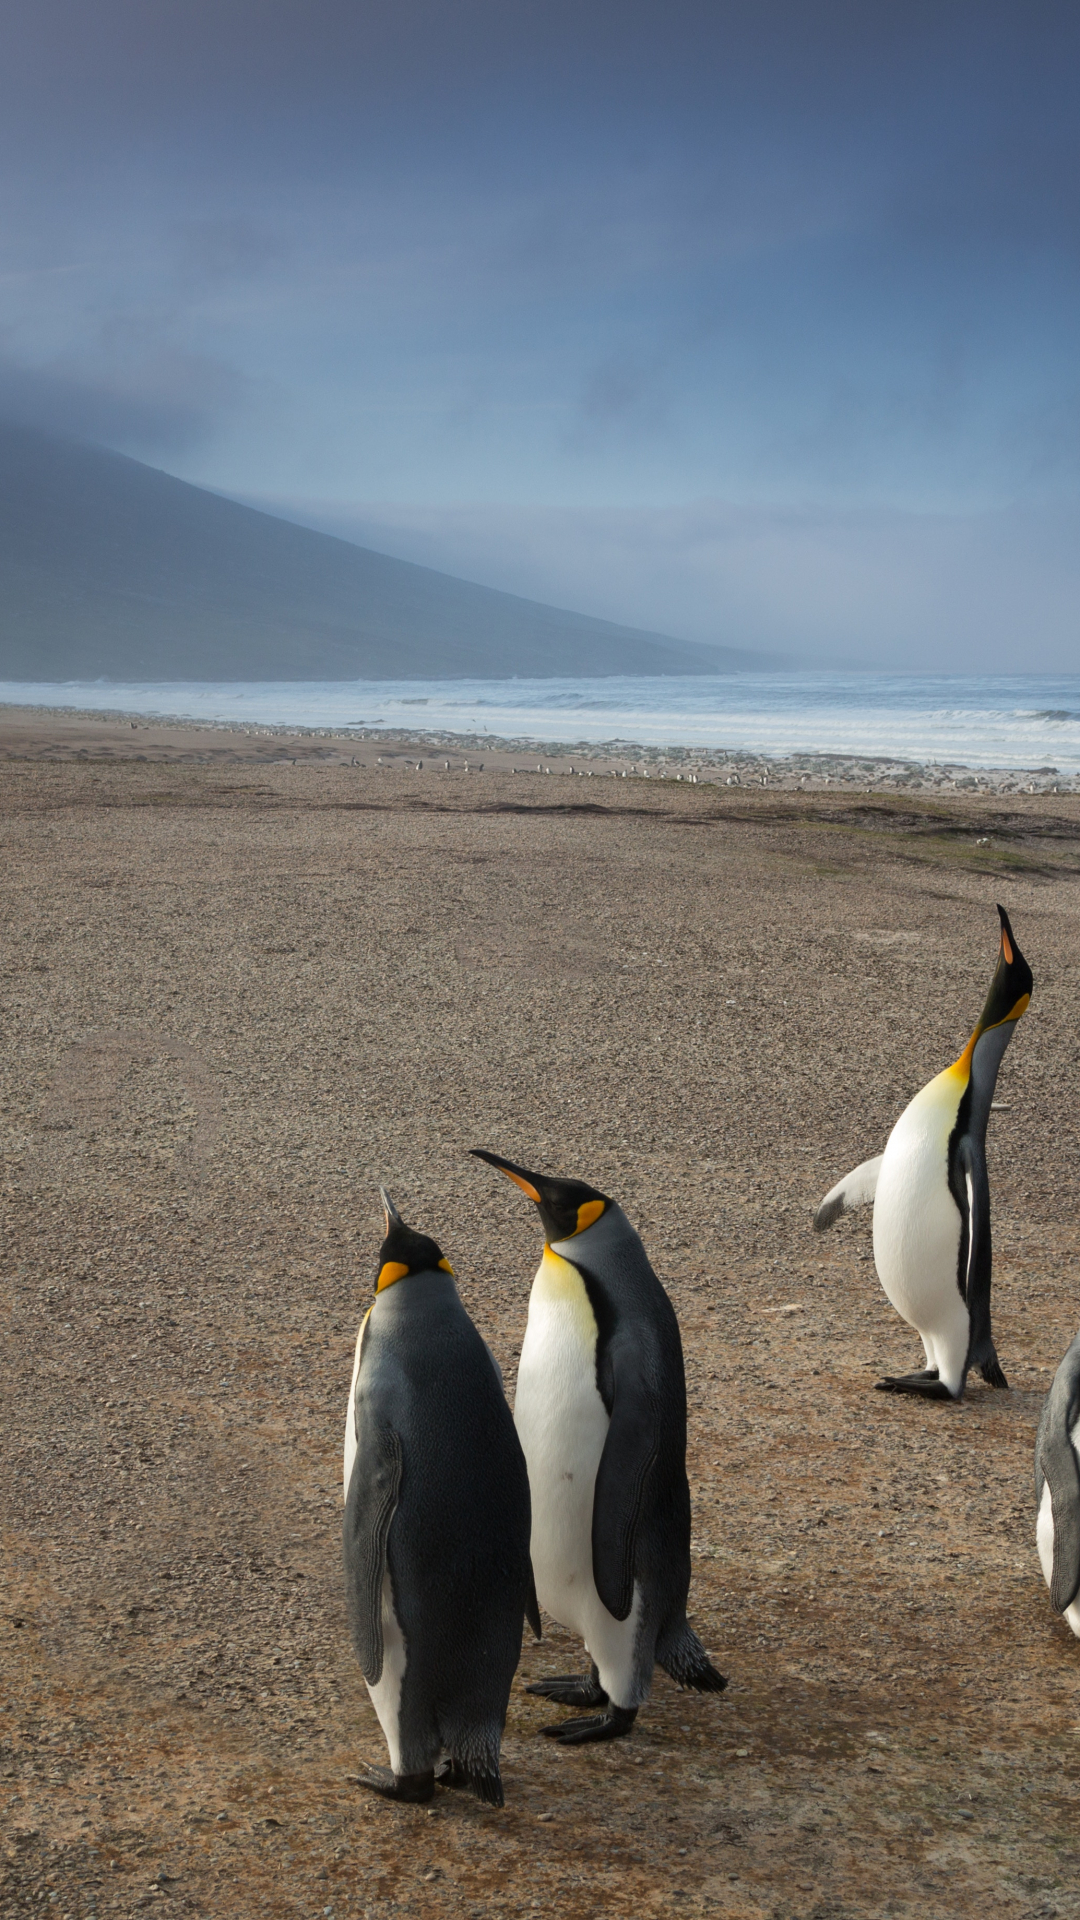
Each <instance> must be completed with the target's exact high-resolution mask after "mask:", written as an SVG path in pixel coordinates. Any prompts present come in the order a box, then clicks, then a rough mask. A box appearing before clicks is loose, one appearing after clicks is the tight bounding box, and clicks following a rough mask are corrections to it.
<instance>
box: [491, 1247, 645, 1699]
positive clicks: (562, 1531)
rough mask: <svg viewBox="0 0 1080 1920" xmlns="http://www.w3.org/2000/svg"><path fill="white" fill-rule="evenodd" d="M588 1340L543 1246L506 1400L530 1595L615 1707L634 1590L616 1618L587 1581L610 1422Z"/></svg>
mask: <svg viewBox="0 0 1080 1920" xmlns="http://www.w3.org/2000/svg"><path fill="white" fill-rule="evenodd" d="M560 1270H562V1271H560ZM596 1339H597V1329H596V1320H595V1318H594V1315H593V1311H592V1308H591V1306H590V1304H589V1298H588V1295H587V1294H586V1292H585V1288H584V1286H583V1284H582V1281H581V1278H580V1276H579V1274H578V1273H577V1271H576V1269H575V1268H573V1267H571V1266H570V1265H569V1262H567V1261H564V1260H562V1259H560V1258H559V1256H558V1255H555V1254H552V1253H551V1250H550V1248H549V1249H547V1250H546V1251H545V1254H544V1259H543V1261H542V1262H541V1266H540V1271H539V1273H538V1274H537V1276H536V1280H535V1281H534V1283H533V1290H532V1296H531V1299H530V1301H529V1322H528V1326H527V1327H526V1330H525V1340H524V1343H523V1345H522V1349H521V1362H520V1365H519V1367H518V1381H517V1394H516V1396H515V1402H514V1424H515V1425H516V1427H517V1431H518V1438H519V1439H520V1441H521V1446H522V1451H523V1453H524V1455H525V1462H526V1465H527V1467H528V1470H529V1495H530V1499H531V1501H532V1539H531V1542H530V1551H531V1554H532V1565H533V1575H534V1577H535V1580H536V1594H537V1599H538V1600H539V1602H540V1605H541V1606H542V1607H543V1608H545V1610H546V1611H547V1612H548V1613H550V1614H551V1615H552V1617H553V1618H554V1619H556V1620H558V1621H559V1622H560V1623H561V1624H562V1625H563V1626H564V1627H569V1628H570V1629H571V1631H572V1632H574V1633H579V1634H580V1635H581V1637H582V1639H583V1640H584V1642H585V1645H586V1647H587V1648H588V1651H589V1652H590V1654H591V1655H592V1657H593V1659H594V1660H595V1662H596V1664H597V1667H598V1668H599V1670H600V1678H601V1683H602V1685H603V1686H604V1687H605V1688H606V1690H607V1692H608V1693H609V1694H610V1696H611V1698H612V1699H613V1700H614V1701H615V1703H616V1705H618V1706H633V1705H636V1704H637V1700H636V1698H635V1697H633V1684H632V1676H633V1669H634V1644H635V1641H636V1638H637V1624H638V1620H639V1617H640V1613H641V1594H640V1591H639V1590H637V1589H635V1593H634V1604H633V1607H632V1608H631V1611H630V1615H629V1618H628V1619H626V1620H616V1619H615V1617H614V1615H613V1614H611V1613H609V1612H608V1610H607V1608H606V1607H605V1605H604V1603H603V1601H602V1600H601V1598H600V1596H599V1594H598V1593H597V1591H596V1583H595V1580H594V1579H593V1566H592V1514H593V1495H594V1491H595V1487H596V1470H597V1468H598V1467H599V1465H600V1456H601V1454H602V1453H603V1450H604V1441H605V1440H606V1438H607V1431H608V1426H609V1424H610V1420H609V1416H608V1411H607V1408H606V1407H605V1405H604V1402H603V1400H602V1398H601V1396H600V1391H599V1388H598V1387H597V1384H596Z"/></svg>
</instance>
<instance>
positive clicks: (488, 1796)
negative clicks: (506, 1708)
mask: <svg viewBox="0 0 1080 1920" xmlns="http://www.w3.org/2000/svg"><path fill="white" fill-rule="evenodd" d="M444 1738H445V1741H446V1749H447V1752H448V1753H449V1755H450V1758H449V1760H448V1761H447V1762H446V1763H445V1765H444V1767H443V1769H442V1770H440V1772H439V1775H438V1778H439V1779H440V1780H441V1782H442V1784H443V1785H444V1786H448V1787H468V1789H469V1791H470V1793H475V1795H476V1797H477V1799H478V1800H482V1801H483V1802H484V1804H485V1806H488V1807H501V1806H503V1805H504V1799H503V1783H502V1776H501V1774H500V1772H499V1745H500V1742H499V1730H498V1728H497V1727H494V1728H491V1729H490V1730H489V1729H488V1728H482V1729H477V1728H476V1727H472V1728H470V1729H468V1731H465V1730H462V1731H461V1732H460V1733H459V1734H458V1736H457V1737H455V1736H454V1735H453V1734H451V1735H449V1737H446V1731H445V1729H444Z"/></svg>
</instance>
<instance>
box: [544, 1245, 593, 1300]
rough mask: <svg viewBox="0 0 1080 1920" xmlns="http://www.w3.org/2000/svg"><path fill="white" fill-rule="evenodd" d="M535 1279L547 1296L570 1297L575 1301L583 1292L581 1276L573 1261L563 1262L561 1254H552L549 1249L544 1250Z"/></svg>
mask: <svg viewBox="0 0 1080 1920" xmlns="http://www.w3.org/2000/svg"><path fill="white" fill-rule="evenodd" d="M536 1278H537V1279H538V1280H539V1281H540V1282H541V1283H542V1285H543V1288H544V1292H545V1293H547V1294H549V1295H566V1296H570V1295H572V1296H573V1297H574V1298H575V1299H576V1297H577V1295H578V1294H579V1293H581V1292H582V1291H583V1288H582V1279H581V1275H580V1273H579V1272H578V1270H577V1268H576V1267H575V1265H574V1263H573V1261H572V1260H564V1259H563V1257H562V1254H561V1253H554V1252H553V1251H552V1249H551V1248H550V1247H545V1248H544V1252H543V1256H542V1258H541V1261H540V1267H539V1270H538V1272H537V1275H536Z"/></svg>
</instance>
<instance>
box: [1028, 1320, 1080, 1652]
mask: <svg viewBox="0 0 1080 1920" xmlns="http://www.w3.org/2000/svg"><path fill="white" fill-rule="evenodd" d="M1035 1510H1036V1514H1037V1516H1038V1517H1037V1520H1036V1523H1035V1544H1036V1546H1037V1547H1038V1550H1039V1561H1040V1563H1041V1566H1042V1570H1043V1578H1044V1579H1045V1581H1046V1584H1047V1586H1048V1587H1049V1589H1050V1605H1051V1606H1052V1607H1053V1609H1054V1611H1055V1613H1063V1614H1064V1615H1065V1618H1066V1620H1067V1621H1068V1623H1069V1625H1070V1627H1071V1628H1072V1630H1073V1632H1074V1633H1075V1635H1076V1637H1077V1639H1080V1333H1078V1334H1077V1336H1076V1339H1075V1340H1074V1341H1073V1343H1072V1346H1071V1347H1070V1348H1069V1350H1068V1352H1067V1353H1066V1355H1065V1358H1064V1360H1063V1361H1062V1363H1061V1365H1060V1367H1059V1368H1058V1370H1057V1372H1056V1374H1055V1375H1054V1384H1053V1386H1052V1387H1051V1389H1050V1391H1049V1393H1048V1394H1047V1396H1046V1405H1045V1406H1044V1407H1043V1411H1042V1419H1041V1420H1040V1421H1039V1431H1038V1434H1037V1435H1036V1439H1035Z"/></svg>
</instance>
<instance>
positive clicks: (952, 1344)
mask: <svg viewBox="0 0 1080 1920" xmlns="http://www.w3.org/2000/svg"><path fill="white" fill-rule="evenodd" d="M998 913H999V915H1000V917H1001V947H1000V951H999V954H998V962H997V967H996V969H995V972H994V977H993V979H992V980H991V982H990V992H989V994H988V995H987V999H986V1005H985V1006H984V1008H983V1010H982V1015H981V1017H980V1019H979V1023H978V1025H977V1027H976V1028H975V1031H974V1033H973V1034H972V1036H971V1038H970V1040H969V1041H968V1043H967V1046H966V1047H965V1048H964V1051H963V1053H962V1054H961V1055H960V1057H959V1059H958V1060H955V1061H954V1062H953V1064H952V1066H951V1067H946V1068H945V1070H944V1072H942V1073H939V1074H937V1076H936V1077H935V1078H934V1079H933V1080H931V1081H929V1083H928V1084H927V1085H926V1086H925V1087H923V1088H922V1090H921V1092H919V1093H917V1094H916V1095H915V1098H914V1099H913V1100H912V1101H911V1102H910V1104H909V1105H908V1106H907V1107H905V1109H904V1111H903V1113H902V1114H901V1115H900V1118H899V1120H898V1121H897V1122H896V1125H895V1126H894V1128H893V1130H892V1132H891V1133H890V1135H889V1138H888V1141H887V1142H886V1146H885V1151H884V1153H882V1154H879V1155H878V1157H877V1159H876V1160H866V1161H864V1162H863V1164H862V1165H861V1166H859V1167H856V1168H855V1170H854V1172H853V1173H849V1174H848V1175H847V1176H846V1177H845V1178H844V1179H843V1180H840V1181H838V1183H837V1185H836V1186H835V1187H833V1188H832V1190H831V1192H829V1193H827V1194H826V1195H825V1198H824V1200H823V1201H822V1203H821V1205H820V1207H819V1208H818V1210H817V1214H816V1216H815V1219H814V1225H815V1227H816V1228H817V1229H818V1231H819V1232H821V1231H823V1230H824V1229H825V1228H826V1227H831V1226H832V1223H833V1221H834V1220H838V1219H839V1217H840V1215H841V1214H842V1213H848V1212H850V1211H851V1210H852V1208H854V1207H860V1206H865V1205H867V1204H869V1203H870V1202H873V1208H874V1263H875V1265H876V1267H877V1271H878V1278H879V1279H880V1281H881V1284H882V1286H883V1287H884V1289H885V1292H886V1293H887V1294H888V1296H889V1299H890V1300H891V1301H892V1303H893V1306H894V1307H895V1308H896V1310H897V1312H898V1313H901V1314H902V1315H903V1317H904V1319H905V1320H906V1321H907V1322H908V1325H909V1326H912V1327H914V1328H915V1330H916V1332H917V1333H918V1334H919V1336H920V1338H921V1340H922V1343H923V1348H924V1350H925V1353H926V1366H925V1368H923V1369H922V1370H921V1371H920V1372H918V1373H906V1374H902V1375H901V1376H900V1377H899V1378H896V1379H893V1378H889V1379H885V1380H879V1381H878V1382H877V1385H878V1387H879V1388H880V1389H881V1390H882V1391H883V1392H886V1393H918V1394H925V1395H926V1396H927V1397H928V1398H930V1399H934V1400H959V1399H960V1396H961V1395H962V1393H963V1391H964V1383H965V1381H966V1380H967V1376H968V1372H969V1370H970V1369H971V1368H972V1367H978V1369H979V1371H980V1373H981V1374H982V1377H983V1379H984V1380H985V1381H986V1382H987V1384H988V1386H991V1387H1005V1386H1007V1385H1008V1382H1007V1380H1006V1378H1005V1375H1004V1374H1003V1372H1002V1370H1001V1366H1000V1363H999V1361H998V1357H997V1353H996V1351H995V1348H994V1342H993V1338H992V1335H991V1331H990V1185H989V1181H988V1179H987V1172H986V1123H987V1120H988V1119H989V1117H990V1103H991V1101H992V1099H993V1097H994V1087H995V1085H996V1083H997V1075H998V1068H999V1067H1000V1065H1001V1059H1002V1055H1003V1054H1004V1052H1005V1049H1006V1047H1007V1046H1008V1044H1009V1041H1010V1040H1011V1039H1012V1036H1013V1033H1014V1032H1015V1030H1016V1023H1017V1021H1018V1020H1019V1019H1020V1017H1021V1015H1022V1014H1023V1012H1024V1010H1025V1008H1026V1007H1027V1004H1028V1001H1029V1000H1030V998H1031V987H1032V979H1031V968H1030V967H1029V966H1028V963H1027V961H1026V960H1025V959H1024V956H1023V954H1022V953H1021V952H1020V949H1019V947H1018V946H1017V944H1016V940H1015V938H1014V936H1013V930H1012V928H1011V926H1010V925H1009V916H1008V914H1007V913H1006V911H1005V909H1004V907H1000V906H999V908H998Z"/></svg>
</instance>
